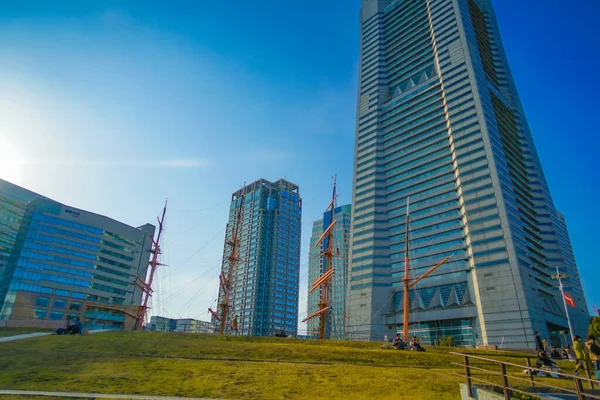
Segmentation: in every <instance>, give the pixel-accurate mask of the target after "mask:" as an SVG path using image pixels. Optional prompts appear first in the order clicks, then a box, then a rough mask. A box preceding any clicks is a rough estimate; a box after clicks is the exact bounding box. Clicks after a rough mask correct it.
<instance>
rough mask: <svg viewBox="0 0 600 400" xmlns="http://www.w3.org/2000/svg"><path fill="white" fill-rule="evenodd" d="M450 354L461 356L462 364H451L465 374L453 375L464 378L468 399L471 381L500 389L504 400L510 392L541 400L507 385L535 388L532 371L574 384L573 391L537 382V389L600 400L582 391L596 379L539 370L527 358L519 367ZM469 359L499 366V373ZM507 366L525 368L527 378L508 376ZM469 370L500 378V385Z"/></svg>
mask: <svg viewBox="0 0 600 400" xmlns="http://www.w3.org/2000/svg"><path fill="white" fill-rule="evenodd" d="M450 354H453V355H456V356H461V357H463V358H464V362H463V363H462V364H460V363H456V362H452V364H453V365H457V366H462V367H464V369H465V373H464V375H462V374H455V375H458V376H464V377H465V378H466V381H467V391H468V394H469V396H470V397H473V384H472V382H473V381H476V382H482V383H485V384H487V385H491V386H494V387H498V388H501V389H502V391H503V392H504V398H505V399H507V400H508V399H510V394H511V392H518V393H522V394H527V395H529V396H534V397H538V398H543V397H541V396H539V395H537V394H535V393H532V392H526V391H523V390H520V389H518V388H516V387H511V386H510V385H509V383H508V378H509V377H510V378H511V379H516V380H518V381H524V382H527V383H529V384H530V385H531V386H536V382H535V381H534V378H533V374H532V371H537V372H542V373H551V374H554V375H558V376H561V377H564V378H567V379H570V380H573V381H574V382H575V389H570V388H564V387H558V386H554V385H550V384H546V383H543V382H540V381H538V382H537V385H538V387H542V388H552V389H555V390H558V391H560V392H563V393H569V394H574V395H576V396H577V398H578V399H579V400H584V399H598V400H600V396H599V395H595V394H591V393H586V392H585V391H584V389H583V384H582V382H588V383H589V384H590V386H591V388H592V389H594V383H596V384H598V380H596V379H592V378H591V377H589V378H586V377H579V376H575V375H569V374H565V373H562V372H555V371H548V370H546V369H541V368H534V367H532V366H531V363H530V361H529V357H527V365H519V364H515V363H510V362H504V361H500V360H494V359H491V358H485V357H479V356H473V355H470V354H464V353H455V352H451V353H450ZM470 359H474V360H480V361H485V362H488V363H493V364H496V365H497V366H499V368H500V371H499V372H498V371H492V370H489V369H485V368H480V367H479V366H474V365H471V364H470V363H469V360H470ZM507 366H511V367H517V368H519V369H522V368H525V369H526V370H529V378H528V379H525V378H522V377H519V376H513V375H509V374H508V373H507V372H506V367H507ZM471 370H477V371H483V372H485V373H486V374H489V375H494V376H500V379H501V381H502V384H497V383H494V382H490V381H489V379H488V380H486V379H482V378H477V377H473V376H472V375H471ZM588 374H589V369H588Z"/></svg>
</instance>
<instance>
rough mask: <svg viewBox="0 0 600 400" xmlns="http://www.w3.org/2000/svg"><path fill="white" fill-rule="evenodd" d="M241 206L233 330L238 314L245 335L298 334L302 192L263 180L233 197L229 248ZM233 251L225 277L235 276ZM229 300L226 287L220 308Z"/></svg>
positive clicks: (226, 251)
mask: <svg viewBox="0 0 600 400" xmlns="http://www.w3.org/2000/svg"><path fill="white" fill-rule="evenodd" d="M240 206H241V214H240V218H241V220H240V232H239V235H238V238H239V240H240V244H239V258H240V261H239V263H238V264H237V265H236V266H235V267H234V271H233V281H232V287H233V288H232V291H231V295H230V296H231V297H230V307H231V310H230V314H229V315H228V316H227V317H228V322H227V326H228V327H229V325H230V320H231V318H233V316H234V315H236V314H237V315H239V319H238V327H239V333H240V334H242V335H253V336H273V335H274V334H275V333H276V332H277V331H281V330H283V331H285V332H286V333H287V334H292V335H295V334H296V333H297V330H298V285H299V280H300V276H299V273H300V227H301V223H300V221H301V216H302V200H301V198H300V193H299V188H298V186H297V185H294V184H293V183H291V182H288V181H286V180H283V179H280V180H278V181H276V182H269V181H267V180H265V179H260V180H258V181H256V182H254V183H251V184H249V185H247V186H245V187H243V188H242V189H240V190H238V191H236V192H235V193H233V195H232V199H231V208H230V212H229V222H228V224H227V232H226V236H225V243H227V242H229V241H231V238H232V229H233V227H234V224H235V221H236V210H237V209H238V208H239V207H240ZM230 251H231V247H230V246H229V245H227V244H225V249H224V254H223V266H222V273H223V274H224V275H225V276H227V275H228V274H229V263H228V262H227V261H226V260H227V258H228V257H229V255H230ZM223 295H224V291H223V290H222V288H220V289H219V300H218V303H221V301H222V300H223ZM213 322H215V321H214V319H213Z"/></svg>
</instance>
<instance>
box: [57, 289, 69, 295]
mask: <svg viewBox="0 0 600 400" xmlns="http://www.w3.org/2000/svg"><path fill="white" fill-rule="evenodd" d="M54 294H55V295H57V296H65V297H68V296H69V291H68V290H62V289H55V290H54Z"/></svg>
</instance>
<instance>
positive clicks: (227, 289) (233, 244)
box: [208, 194, 245, 335]
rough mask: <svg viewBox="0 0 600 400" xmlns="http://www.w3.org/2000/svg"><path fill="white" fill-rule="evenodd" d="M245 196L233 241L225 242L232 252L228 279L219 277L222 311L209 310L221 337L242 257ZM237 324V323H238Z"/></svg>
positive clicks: (232, 230)
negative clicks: (235, 275) (239, 251)
mask: <svg viewBox="0 0 600 400" xmlns="http://www.w3.org/2000/svg"><path fill="white" fill-rule="evenodd" d="M244 197H245V196H244V195H243V194H242V196H241V197H240V199H239V201H240V203H239V204H238V207H237V208H236V210H235V216H234V223H233V227H232V229H231V240H228V241H226V242H225V244H227V245H228V246H229V247H230V248H231V251H230V253H229V256H228V257H227V263H228V265H229V271H228V272H227V277H225V274H224V273H223V271H221V274H220V275H219V282H220V286H221V289H222V290H223V292H224V293H223V300H222V301H221V303H220V304H219V308H220V309H221V310H220V311H221V312H220V313H218V312H217V311H214V310H213V309H212V308H209V309H208V311H209V312H210V313H211V314H212V315H213V317H214V318H215V320H217V321H219V335H222V334H224V333H225V324H226V323H227V315H228V314H229V310H230V308H231V307H230V304H229V300H230V297H231V287H232V283H233V272H234V271H233V270H234V268H235V266H236V265H237V263H238V262H239V261H240V257H239V255H238V250H239V249H238V248H239V245H240V238H239V231H240V223H241V220H242V210H243V207H244ZM236 323H237V321H236Z"/></svg>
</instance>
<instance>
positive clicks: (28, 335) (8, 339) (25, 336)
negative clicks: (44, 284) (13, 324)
mask: <svg viewBox="0 0 600 400" xmlns="http://www.w3.org/2000/svg"><path fill="white" fill-rule="evenodd" d="M102 332H112V329H96V330H93V331H89V332H88V334H90V333H102ZM53 334H54V332H35V333H24V334H22V335H15V336H6V337H0V343H3V342H12V341H13V340H21V339H29V338H34V337H39V336H50V335H53Z"/></svg>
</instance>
